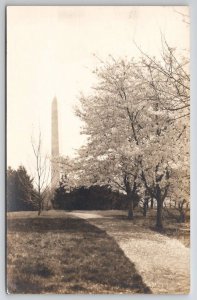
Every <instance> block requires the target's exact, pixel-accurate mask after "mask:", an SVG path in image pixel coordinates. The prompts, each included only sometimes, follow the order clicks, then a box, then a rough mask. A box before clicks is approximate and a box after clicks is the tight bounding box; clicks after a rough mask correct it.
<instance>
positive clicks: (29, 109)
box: [7, 6, 189, 169]
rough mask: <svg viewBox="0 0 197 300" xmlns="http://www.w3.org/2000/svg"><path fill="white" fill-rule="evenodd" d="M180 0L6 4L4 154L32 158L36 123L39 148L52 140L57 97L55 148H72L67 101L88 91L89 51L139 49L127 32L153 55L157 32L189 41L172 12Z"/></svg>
mask: <svg viewBox="0 0 197 300" xmlns="http://www.w3.org/2000/svg"><path fill="white" fill-rule="evenodd" d="M177 11H178V12H179V13H184V14H187V15H188V14H189V12H188V8H187V7H176V8H175V7H151V6H150V7H143V6H141V7H137V6H136V7H135V6H133V7H132V6H130V7H129V6H127V7H125V6H122V7H85V6H84V7H76V6H75V7H72V6H70V7H58V6H54V7H44V6H43V7H41V6H37V7H36V6H35V7H33V6H32V7H31V6H26V7H21V6H18V7H8V10H7V125H8V126H7V159H8V165H11V166H12V167H14V168H16V167H17V166H18V165H20V164H23V165H25V166H26V167H27V168H28V169H29V168H30V169H31V167H32V165H33V162H32V161H33V151H32V146H31V135H32V134H34V135H35V137H36V135H37V132H38V128H40V130H41V133H42V136H43V146H44V152H46V153H48V154H50V151H51V147H50V143H51V102H52V99H53V98H54V96H56V97H57V100H58V109H59V137H60V153H61V154H62V155H71V156H73V155H74V153H75V149H77V148H79V147H80V146H81V145H82V144H83V143H84V141H85V138H84V137H82V136H81V135H80V125H81V124H80V121H79V120H78V118H76V117H75V116H74V110H73V106H74V105H75V104H76V102H77V100H78V96H79V94H80V91H83V92H84V93H85V94H86V93H87V94H88V93H89V92H91V86H92V85H93V84H94V83H95V81H96V79H95V77H94V76H95V75H93V74H92V70H93V69H94V68H95V67H96V66H98V65H99V62H98V59H97V58H96V57H95V56H94V55H93V54H96V56H98V57H99V58H101V59H104V60H105V59H107V57H108V55H109V54H111V55H113V56H114V57H115V58H118V57H124V56H127V57H128V58H129V57H132V56H134V57H137V56H138V55H139V52H138V50H137V49H136V46H135V44H134V43H133V40H135V42H136V43H137V44H138V45H139V46H140V47H141V48H142V49H143V50H144V51H145V52H148V53H149V54H151V55H156V56H157V55H159V52H160V49H161V32H162V33H163V34H164V35H165V38H166V40H167V41H168V43H169V45H170V46H172V47H177V48H178V49H180V50H183V49H189V27H188V25H187V24H185V23H184V22H183V18H182V16H181V15H180V14H179V13H177Z"/></svg>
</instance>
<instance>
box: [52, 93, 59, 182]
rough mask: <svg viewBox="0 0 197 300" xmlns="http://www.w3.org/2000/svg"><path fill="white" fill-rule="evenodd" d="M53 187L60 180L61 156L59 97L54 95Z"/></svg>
mask: <svg viewBox="0 0 197 300" xmlns="http://www.w3.org/2000/svg"><path fill="white" fill-rule="evenodd" d="M51 158H52V161H51V188H55V187H57V184H58V182H59V180H60V170H59V164H58V158H59V133H58V108H57V99H56V97H54V99H53V101H52V106H51Z"/></svg>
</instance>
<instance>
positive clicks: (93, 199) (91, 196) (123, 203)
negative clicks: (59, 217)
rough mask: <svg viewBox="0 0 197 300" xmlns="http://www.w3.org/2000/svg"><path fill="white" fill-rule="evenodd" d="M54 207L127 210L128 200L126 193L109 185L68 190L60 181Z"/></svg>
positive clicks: (64, 208)
mask: <svg viewBox="0 0 197 300" xmlns="http://www.w3.org/2000/svg"><path fill="white" fill-rule="evenodd" d="M136 204H137V203H136ZM53 208H54V209H63V210H109V209H121V210H126V209H128V201H127V197H126V195H124V194H122V193H119V192H117V191H116V192H115V191H112V190H111V188H110V187H109V186H107V185H105V186H99V185H94V186H90V187H85V186H81V187H77V188H74V189H73V190H71V191H68V190H67V189H66V188H65V186H64V184H63V182H60V186H59V187H58V188H57V189H56V190H55V194H54V199H53Z"/></svg>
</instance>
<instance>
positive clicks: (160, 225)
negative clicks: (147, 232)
mask: <svg viewBox="0 0 197 300" xmlns="http://www.w3.org/2000/svg"><path fill="white" fill-rule="evenodd" d="M156 200H157V222H156V228H157V230H159V231H160V230H162V229H163V221H162V212H163V201H162V200H161V198H159V199H156Z"/></svg>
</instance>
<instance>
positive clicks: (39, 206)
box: [38, 199, 42, 216]
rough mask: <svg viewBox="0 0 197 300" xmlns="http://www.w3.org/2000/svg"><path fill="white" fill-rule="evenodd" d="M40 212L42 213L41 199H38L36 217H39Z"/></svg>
mask: <svg viewBox="0 0 197 300" xmlns="http://www.w3.org/2000/svg"><path fill="white" fill-rule="evenodd" d="M41 211H42V199H39V202H38V216H40V214H41Z"/></svg>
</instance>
